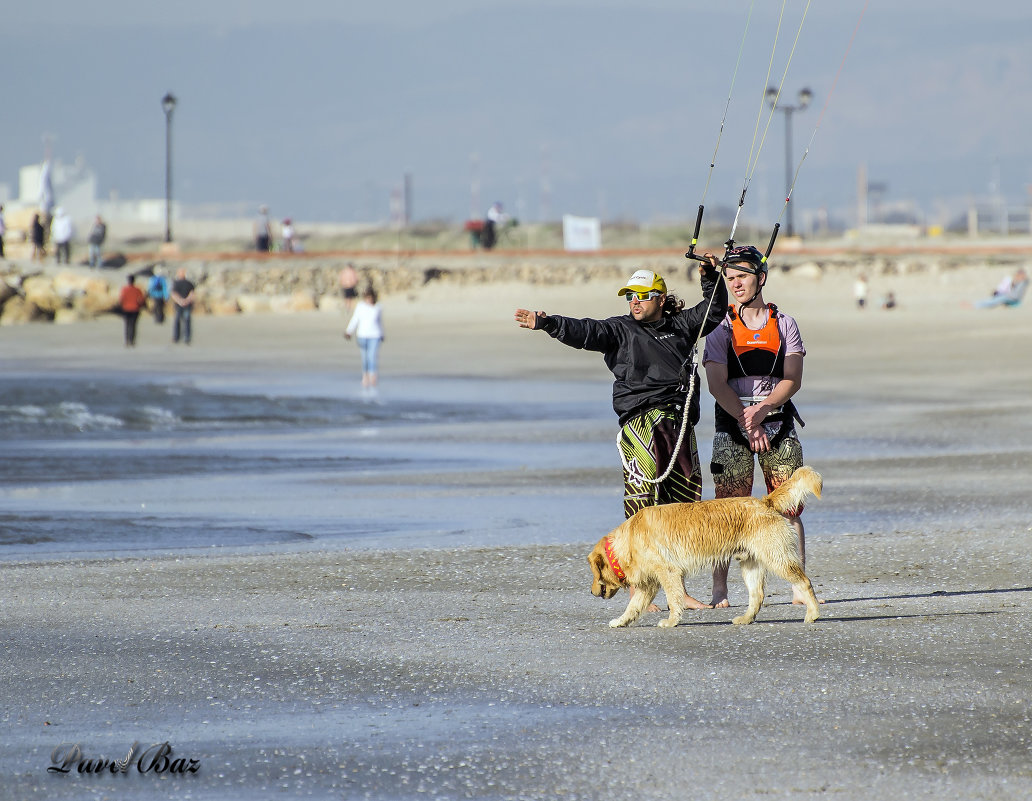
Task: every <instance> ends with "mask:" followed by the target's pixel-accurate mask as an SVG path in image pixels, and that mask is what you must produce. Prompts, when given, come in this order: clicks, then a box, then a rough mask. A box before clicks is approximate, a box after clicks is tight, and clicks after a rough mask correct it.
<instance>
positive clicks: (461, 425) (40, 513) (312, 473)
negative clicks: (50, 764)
mask: <svg viewBox="0 0 1032 801" xmlns="http://www.w3.org/2000/svg"><path fill="white" fill-rule="evenodd" d="M608 393H609V386H608V384H607V383H606V382H600V381H548V382H538V383H534V382H527V381H512V380H484V379H473V378H470V379H454V378H447V379H443V378H442V379H435V378H410V379H396V380H392V381H390V382H388V383H387V384H386V386H385V387H384V388H383V389H382V390H381V393H380V394H379V396H378V397H377V398H375V399H373V398H365V397H363V396H362V395H361V394H360V393H359V392H358V391H357V390H356V389H354V388H353V387H351V386H343V385H341V383H340V382H339V381H335V380H332V379H329V378H326V377H325V376H319V375H313V376H309V377H303V376H302V377H297V376H292V377H291V379H290V380H289V382H287V381H285V380H282V381H280V382H279V383H268V382H267V383H260V382H258V381H256V380H254V379H248V378H243V377H239V376H236V377H233V376H230V377H220V376H212V377H208V378H203V379H198V380H195V381H183V380H180V379H176V380H167V379H163V378H162V377H160V376H150V377H149V378H145V379H137V380H127V379H126V378H125V376H124V375H123V376H114V375H111V376H104V375H97V376H93V377H91V378H89V379H82V378H68V377H66V376H20V377H18V378H17V379H16V380H15V379H12V378H11V377H8V379H7V380H6V381H5V382H4V383H3V385H2V387H0V447H2V449H3V453H4V457H5V458H3V459H0V560H12V559H14V560H20V559H27V558H28V559H47V558H68V557H90V556H113V555H120V554H126V553H130V552H142V551H149V550H156V551H160V552H174V551H179V550H182V549H207V548H223V549H224V548H244V549H247V548H256V547H257V548H262V549H269V548H278V547H284V548H290V549H295V550H296V549H299V548H339V547H410V546H420V547H422V546H430V547H453V546H468V545H478V544H479V545H499V544H504V543H516V544H526V543H568V542H576V541H584V542H592V541H594V540H595V539H596V538H597V537H598V536H601V534H602V533H604V532H605V531H608V530H609V529H611V528H612V527H613V526H615V525H617V524H618V523H619V522H620V520H621V514H622V511H621V498H620V493H621V479H620V466H619V459H618V456H617V454H616V449H615V446H614V444H613V440H614V438H615V435H616V421H615V417H614V415H613V412H612V410H611V408H610V406H609V397H608ZM706 406H708V403H704V407H706ZM803 408H804V413H805V414H806V416H807V418H808V421H809V422H810V423H811V425H810V426H808V427H807V428H806V429H804V430H803V433H802V437H803V442H804V450H805V452H806V458H807V462H808V463H810V464H813V465H815V466H816V467H817V468H818V469H819V470H821V471H822V473H824V476H825V481H826V486H827V490H826V492H825V498H824V499H823V500H822V501H821V502H820V503H817V504H815V505H812V506H811V508H810V509H809V510H808V511H807V516H806V521H807V526H808V531H809V532H810V533H811V535H813V534H815V533H818V534H828V535H833V534H848V533H854V532H860V533H866V532H868V531H872V530H889V531H891V530H905V529H910V528H922V527H923V528H928V527H935V526H940V525H941V526H946V525H950V526H956V525H957V524H958V523H963V524H965V525H969V526H975V527H977V526H978V525H982V524H986V515H985V505H984V502H983V500H984V499H980V500H979V501H977V502H976V501H971V502H970V503H965V501H964V500H963V498H961V499H960V500H959V501H958V500H957V498H956V495H955V493H949V494H948V498H947V492H948V490H949V488H948V487H942V488H941V494H937V490H936V488H935V487H929V488H928V492H927V498H926V501H925V502H920V503H914V502H913V497H914V490H915V488H914V487H910V488H909V490H908V491H907V496H908V497H907V498H906V499H905V500H904V499H900V498H898V497H896V496H895V495H894V493H893V488H894V486H902V485H904V484H905V483H906V478H907V476H908V475H912V472H908V471H906V470H904V469H902V468H901V469H900V470H899V471H898V473H897V474H892V473H891V471H890V474H889V475H888V476H886V477H884V478H879V479H877V480H874V479H871V478H870V477H869V476H868V477H867V478H865V476H867V472H865V470H863V469H857V466H858V465H859V466H860V467H861V468H862V467H863V465H864V464H865V463H869V464H872V465H873V464H877V465H878V468H877V470H875V471H874V474H877V475H880V474H881V473H884V472H885V469H886V468H885V466H886V465H888V466H889V467H890V468H891V466H892V465H894V464H897V463H899V464H903V463H905V462H906V460H911V461H913V460H918V461H921V460H925V461H929V460H932V461H934V460H935V459H944V460H946V462H947V464H948V463H949V460H950V458H951V454H963V455H964V458H965V459H970V450H971V448H972V447H973V446H972V443H970V442H958V441H957V440H956V439H955V438H953V439H948V440H946V439H944V440H936V439H934V438H929V437H928V436H923V437H922V436H918V435H917V434H916V433H915V434H914V435H912V436H899V435H895V436H890V435H887V434H880V435H877V434H872V433H868V432H866V431H865V430H863V429H859V430H847V431H843V429H842V428H841V427H840V426H834V425H831V424H830V422H829V421H831V420H834V419H837V418H838V417H839V416H841V414H842V413H843V409H842V408H839V407H836V406H834V405H831V404H821V403H817V402H814V403H811V404H810V405H808V406H803ZM901 413H902V412H901ZM710 431H712V422H711V420H710V419H708V416H707V415H706V414H705V413H704V417H703V420H702V422H701V424H700V426H699V432H700V441H699V449H700V456H701V459H702V462H703V464H704V465H706V464H708V460H709V442H708V437H707V434H708V432H710ZM985 447H986V448H990V449H991V448H994V447H995V448H997V451H998V447H999V446H998V444H997V445H995V446H994V445H992V443H989V444H986V445H985ZM1027 458H1028V457H1027V454H1026V453H1024V452H1019V453H1016V454H1015V456H1014V459H1015V460H1016V461H1017V463H1018V467H1021V466H1023V465H1025V463H1026V462H1027ZM847 466H848V467H847ZM1000 469H1001V470H1002V471H1006V470H1007V469H1008V467H1007V465H1004V466H1003V467H1001V468H1000ZM704 484H705V490H704V497H712V486H711V484H710V481H709V476H708V473H706V472H705V470H704ZM759 484H760V480H759V479H758V480H757V485H759ZM916 489H917V495H918V497H919V498H920V497H921V493H922V488H921V487H917V488H916ZM757 491H758V486H757ZM1000 506H1001V507H1004V506H1006V504H1005V503H1001V504H1000ZM1015 508H1017V509H1020V508H1022V505H1021V504H1018V505H1017V506H1016V507H1015Z"/></svg>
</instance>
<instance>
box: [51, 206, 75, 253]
mask: <svg viewBox="0 0 1032 801" xmlns="http://www.w3.org/2000/svg"><path fill="white" fill-rule="evenodd" d="M52 234H53V237H54V256H55V258H56V259H57V263H58V264H60V263H61V262H62V261H64V263H65V264H71V263H72V237H73V236H75V223H73V222H72V218H71V217H69V216H68V213H67V212H66V211H65V210H64V207H62V206H58V207H57V211H56V212H55V214H54V224H53V229H52Z"/></svg>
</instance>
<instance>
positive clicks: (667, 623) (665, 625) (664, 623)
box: [656, 617, 681, 629]
mask: <svg viewBox="0 0 1032 801" xmlns="http://www.w3.org/2000/svg"><path fill="white" fill-rule="evenodd" d="M680 622H681V621H679V620H671V619H670V618H668V617H665V618H663V619H662V620H661V621H659V623H657V624H656V625H657V626H659V627H660V628H661V629H672V628H673V627H674V626H676V625H677V624H678V623H680Z"/></svg>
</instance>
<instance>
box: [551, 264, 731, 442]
mask: <svg viewBox="0 0 1032 801" xmlns="http://www.w3.org/2000/svg"><path fill="white" fill-rule="evenodd" d="M712 292H715V293H716V296H715V297H714V298H713V301H712V303H711V304H710V306H709V314H708V315H706V305H707V303H709V297H710V293H712ZM702 295H703V299H702V300H701V301H700V302H699V303H697V304H696V305H695V306H693V307H691V308H686V309H684V310H683V311H681V312H678V313H676V314H664V315H663V317H662V318H661V319H660V320H658V321H656V322H654V323H639V322H638V321H637V320H635V319H634V318H633V317H632V316H631V315H630V314H625V315H623V316H622V317H610V318H609V319H607V320H593V319H590V318H588V319H583V320H577V319H575V318H572V317H562V316H559V315H554V314H550V315H548V316H547V317H546V318H545V319H544V321H543V322H542V324H541V328H542V330H544V331H547V332H548V333H549V334H550V335H551V336H553V337H554V338H556V339H558V340H559V341H560V342H562V343H563V344H564V345H569V346H570V347H572V348H583V349H584V350H595V351H598V352H600V353H601V354H602V355H603V358H604V359H605V362H606V366H607V367H608V368H609V369H610V370H612V372H613V375H614V376H616V381H615V382H613V410H614V411H615V412H616V414H617V416H618V417H619V418H620V425H624V424H625V423H626V422H627V421H628V420H630V419H631V418H632V417H635V416H636V415H638V414H641V413H642V412H644V411H647V410H648V409H656V408H681V404H683V403H684V390H683V389H682V390H681V391H678V386H679V384H680V379H681V369H682V367H683V365H684V363H685V361H686V360H688V359H690V358H691V356H692V346H693V345H694V344H695V343H696V341H697V340H698V339H699V338H700V337H702V336H705V335H706V334H708V333H709V332H710V331H712V330H713V329H714V328H716V327H717V326H718V325H719V324H720V321H721V320H723V319H724V315H725V314H726V313H727V287H726V286H725V285H724V281H723V280H722V279H721V278H720V275H719V273H717V272H716V271H712V272H710V273H708V274H707V275H705V276H704V277H703V279H702ZM700 328H701V329H702V330H701V334H700ZM691 404H692V410H691V420H692V423H693V424H694V423H695V422H697V421H698V419H699V411H698V409H699V382H698V381H697V380H696V382H695V392H694V393H693V395H692V399H691Z"/></svg>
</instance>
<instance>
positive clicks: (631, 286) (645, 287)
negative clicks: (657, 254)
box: [616, 270, 666, 295]
mask: <svg viewBox="0 0 1032 801" xmlns="http://www.w3.org/2000/svg"><path fill="white" fill-rule="evenodd" d="M628 290H630V291H631V292H650V291H652V290H655V291H656V292H662V293H663V294H664V295H665V294H666V281H664V280H663V276H661V275H659V274H658V273H654V272H652V270H638V271H637V272H635V273H634V275H632V276H631V277H630V278H628V279H627V286H625V287H623V288H622V289H621V290H620V291H619V292H617V293H616V294H617V295H622V294H624V293H625V292H627V291H628Z"/></svg>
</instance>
